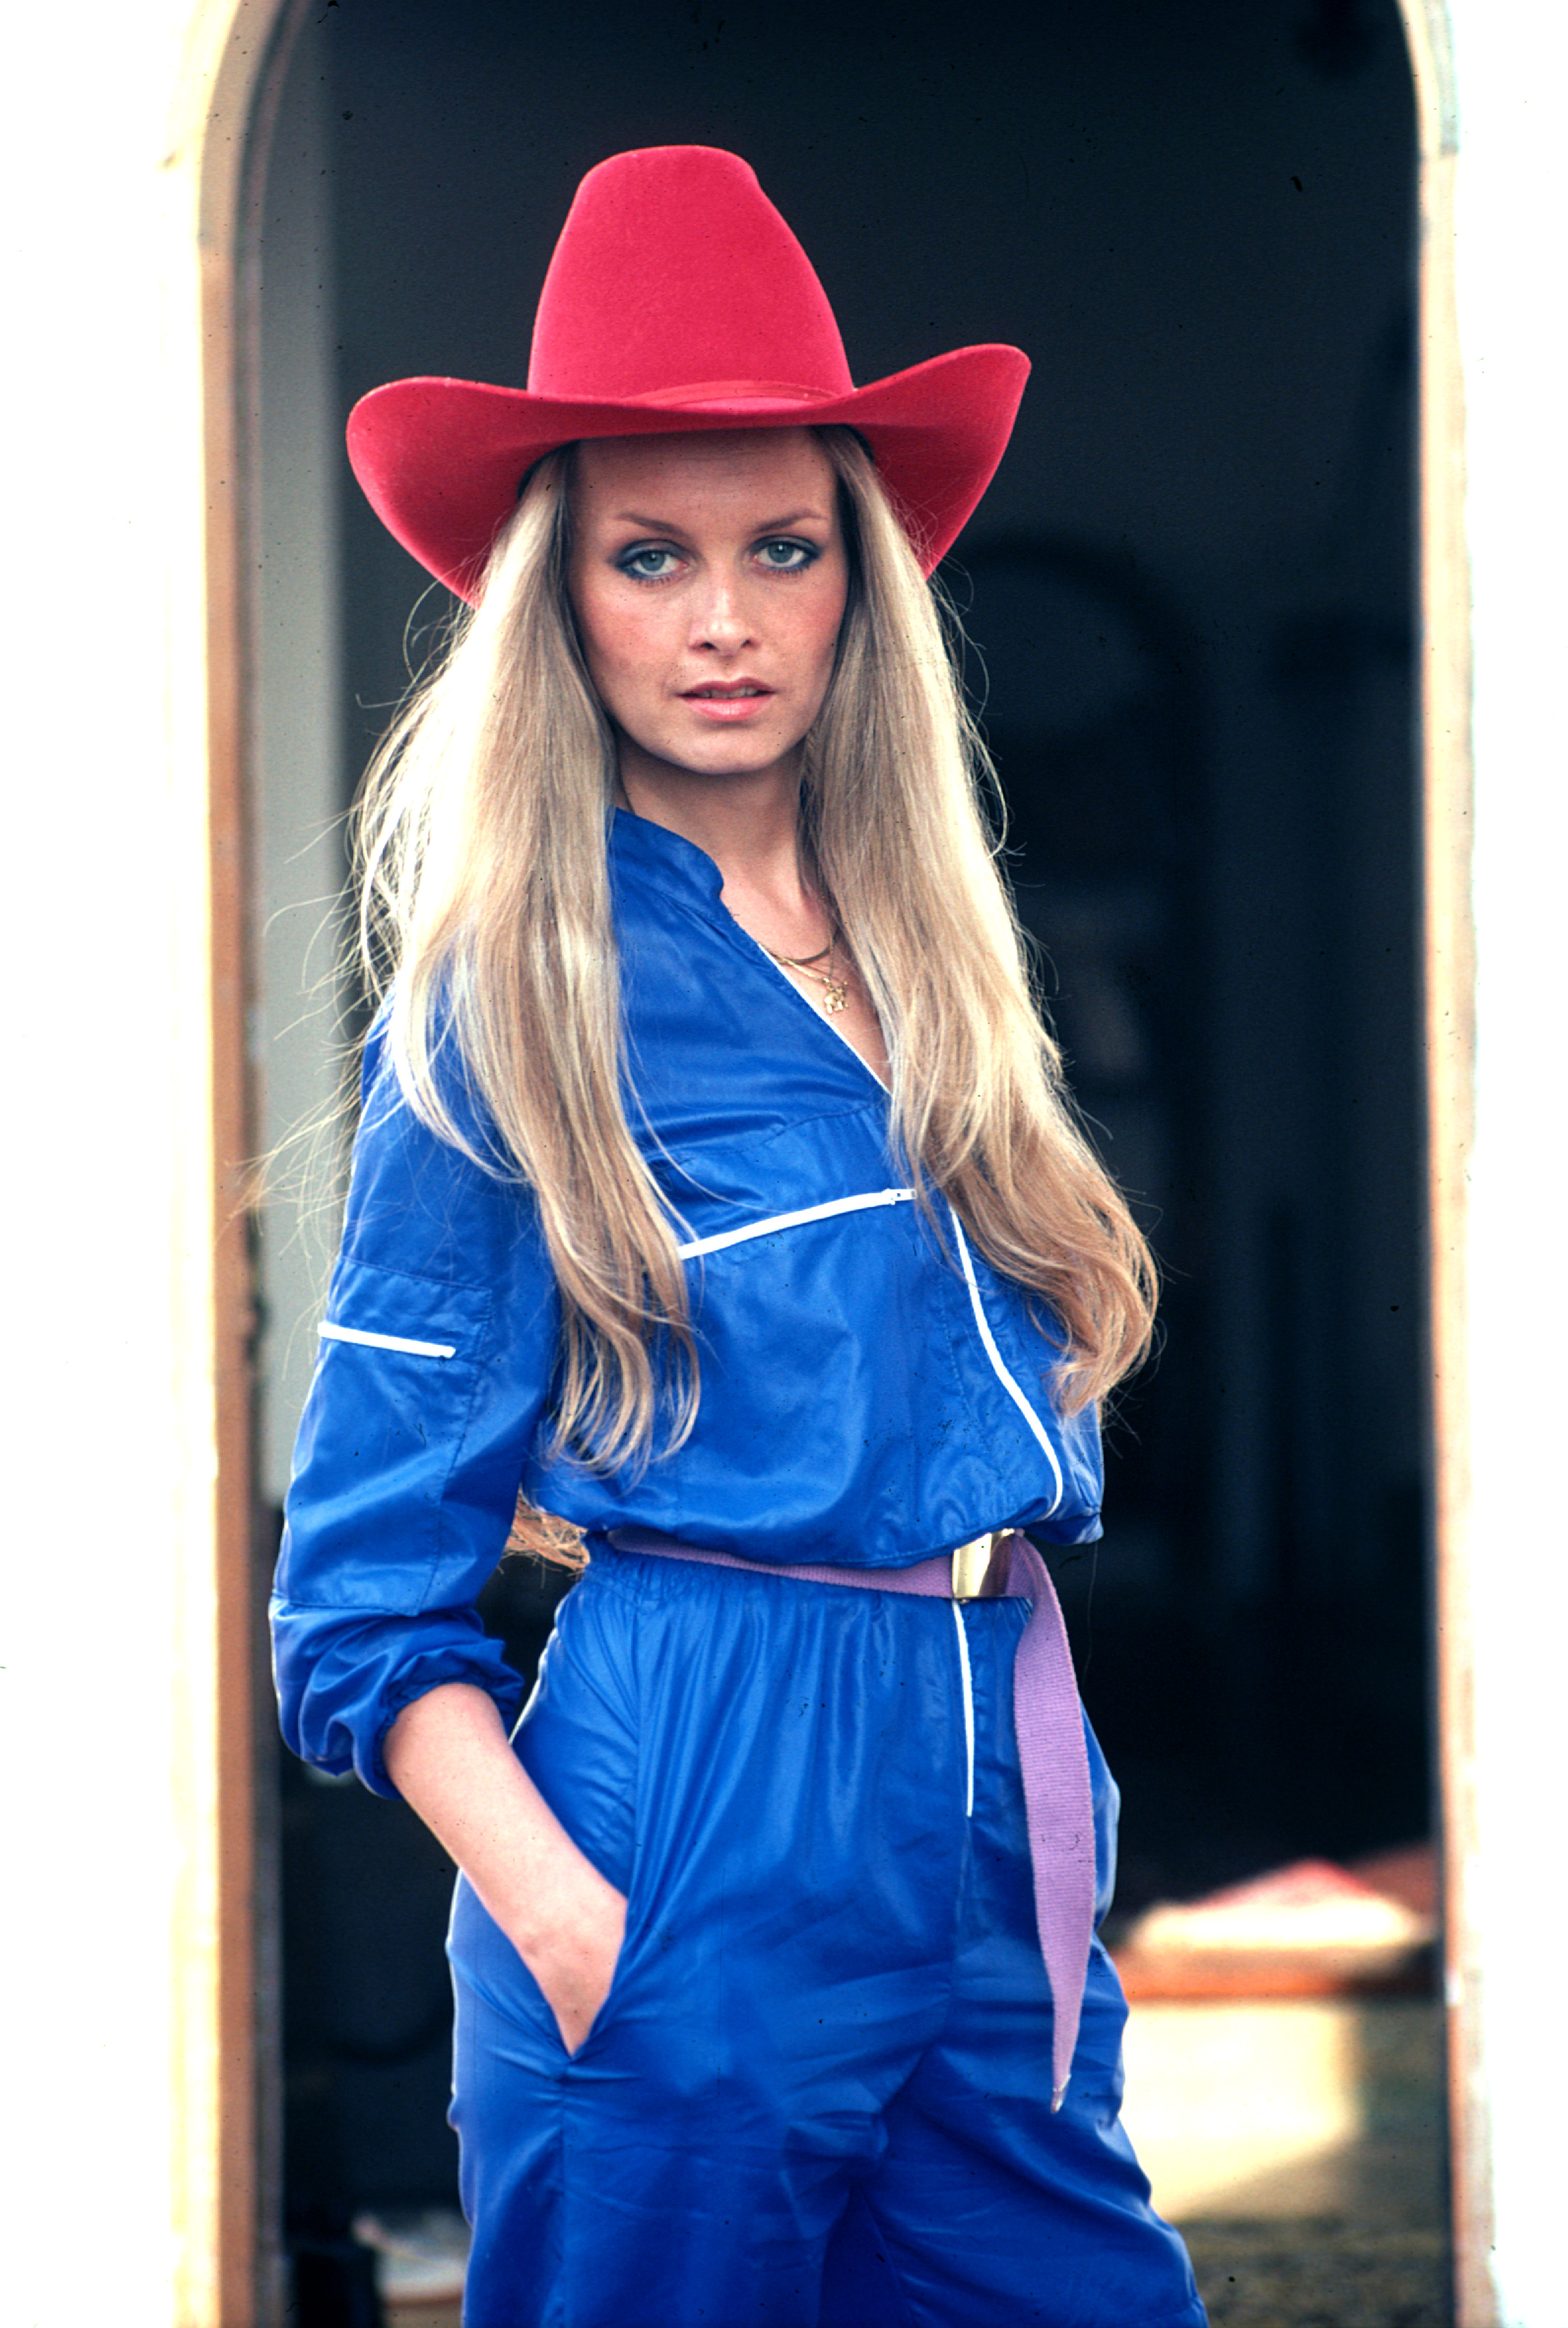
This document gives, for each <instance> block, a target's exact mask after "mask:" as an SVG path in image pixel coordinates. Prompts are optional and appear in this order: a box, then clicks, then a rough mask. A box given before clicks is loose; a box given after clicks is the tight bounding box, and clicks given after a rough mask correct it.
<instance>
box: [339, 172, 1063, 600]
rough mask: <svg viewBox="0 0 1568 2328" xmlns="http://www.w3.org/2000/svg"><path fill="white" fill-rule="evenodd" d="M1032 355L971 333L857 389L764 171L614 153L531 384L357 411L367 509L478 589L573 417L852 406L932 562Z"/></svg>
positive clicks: (605, 430) (672, 423)
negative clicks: (537, 470)
mask: <svg viewBox="0 0 1568 2328" xmlns="http://www.w3.org/2000/svg"><path fill="white" fill-rule="evenodd" d="M1028 369H1029V367H1028V358H1027V357H1026V356H1024V355H1022V354H1020V353H1019V350H1018V349H1017V348H1007V347H977V348H959V349H957V350H955V351H954V352H953V353H952V354H951V355H944V356H934V357H933V358H932V359H931V361H929V362H927V363H923V364H916V365H915V367H914V369H913V370H912V371H900V372H895V373H894V374H893V376H892V377H891V379H888V380H875V381H873V382H872V384H871V386H870V387H869V388H857V387H856V386H855V385H854V383H853V381H852V380H850V369H849V366H848V364H847V363H846V361H845V360H844V347H843V342H842V341H841V340H840V337H839V328H838V325H837V324H835V323H834V321H833V311H832V309H831V307H830V306H829V305H828V301H827V296H826V294H825V293H824V291H823V289H822V285H821V284H820V283H819V282H818V281H817V278H816V276H815V274H814V273H813V272H812V265H811V261H810V260H809V259H808V258H807V257H806V255H805V252H804V251H803V249H801V247H800V244H799V243H798V242H797V241H796V240H795V239H794V236H793V234H792V233H791V232H790V230H789V228H788V227H787V226H786V225H785V224H784V220H783V219H782V218H781V217H780V216H779V213H778V212H777V211H776V210H775V208H774V206H773V204H772V203H771V202H769V201H768V199H767V196H766V195H765V193H764V192H763V191H762V188H761V187H760V186H759V185H758V184H757V182H756V174H755V173H754V172H753V171H752V170H751V169H750V168H749V167H748V166H747V164H746V163H744V162H743V161H741V160H740V159H739V157H738V155H734V154H723V153H719V152H718V151H717V150H716V149H715V148H714V147H712V146H648V147H645V148H643V150H642V151H641V152H638V153H634V154H615V155H612V156H611V158H610V159H609V160H608V161H607V162H601V163H600V164H599V166H598V168H597V169H596V170H590V171H589V173H588V174H587V177H586V178H585V179H584V180H583V183H582V184H581V185H580V186H579V187H578V189H577V200H576V201H575V202H573V204H572V207H571V211H570V213H569V215H568V219H567V222H566V225H565V226H564V227H563V229H562V230H561V238H560V240H559V242H558V243H557V245H556V249H555V256H554V258H552V259H551V260H550V264H549V274H548V275H547V276H546V277H545V284H544V290H543V293H542V294H541V296H540V303H539V314H538V315H537V317H536V319H535V322H534V329H533V350H532V354H531V357H530V362H529V368H528V386H527V388H526V389H520V388H486V387H484V386H482V385H480V384H479V383H478V382H476V381H473V380H393V381H391V382H390V385H389V386H387V387H386V388H377V389H372V390H371V393H370V395H369V396H366V397H362V398H361V400H360V402H359V403H358V404H356V405H355V407H354V408H353V411H352V413H351V414H350V416H349V432H348V433H349V458H350V460H351V461H352V464H353V470H354V474H355V476H357V477H358V479H359V481H360V483H361V485H362V486H363V487H364V489H365V492H366V493H367V494H368V495H369V497H370V501H371V506H372V508H373V509H374V510H375V512H376V514H377V515H378V516H379V517H380V519H381V520H382V521H383V523H384V524H385V525H386V526H387V527H388V528H389V530H390V531H391V532H392V533H393V534H395V535H396V536H397V539H398V540H399V541H400V542H401V543H402V544H403V547H404V548H405V549H409V550H412V552H413V554H414V556H415V557H416V558H417V559H418V560H419V562H420V564H421V565H422V566H426V567H428V568H429V570H430V572H431V573H432V574H434V575H436V576H437V577H438V579H439V580H441V581H443V582H445V583H446V584H447V585H448V586H449V587H450V588H452V589H454V590H455V591H456V593H457V595H458V596H459V597H462V598H472V597H474V595H475V594H476V592H477V590H478V587H479V583H480V579H481V577H482V576H483V573H484V561H485V559H486V558H487V556H488V555H489V551H490V546H491V544H492V542H493V540H494V539H495V536H496V534H497V533H498V532H499V530H500V529H501V527H502V525H503V524H504V522H505V521H506V519H507V518H508V517H509V516H510V515H511V513H512V510H513V509H514V508H515V507H516V505H517V495H518V489H519V487H520V485H521V482H522V479H523V478H524V476H525V475H526V474H527V473H528V471H529V469H530V467H531V466H532V465H533V464H534V462H535V461H537V460H539V459H540V456H541V455H543V454H546V453H549V452H552V451H553V450H554V449H555V448H556V446H559V445H568V444H570V443H571V442H573V440H574V439H576V438H577V437H583V436H653V435H660V434H667V433H673V432H676V431H679V430H681V429H696V428H776V427H782V426H791V427H801V426H803V425H808V424H809V425H821V424H823V423H826V422H829V421H842V422H846V423H847V424H848V425H849V426H850V427H852V428H857V429H859V432H860V434H861V436H863V437H864V438H865V439H866V441H867V443H868V444H869V446H870V447H871V451H872V453H873V455H875V458H876V462H877V468H878V474H879V475H880V477H881V479H882V482H883V483H884V484H885V485H886V486H887V489H888V491H889V493H891V494H892V497H893V500H894V502H895V503H896V504H897V508H898V510H899V512H900V514H901V516H902V517H903V519H904V521H905V524H906V527H907V529H908V531H909V535H910V538H911V540H913V541H914V543H915V547H916V549H918V551H919V553H920V559H921V563H922V565H923V566H924V567H925V571H926V572H927V573H928V574H929V573H930V572H931V570H932V569H933V568H934V566H935V564H936V562H937V559H939V558H941V557H942V555H943V554H944V551H945V550H946V549H947V548H948V546H949V545H950V543H951V542H952V541H953V540H954V538H955V537H956V535H957V533H958V531H959V529H960V527H961V526H962V524H963V522H964V520H965V519H966V518H967V517H968V516H969V513H970V512H971V511H972V509H973V507H974V505H975V503H976V502H978V501H979V499H980V497H981V493H984V491H985V489H986V487H987V485H988V484H989V483H991V477H992V474H994V472H995V469H996V465H997V463H998V462H999V461H1000V458H1001V456H1002V452H1003V449H1004V447H1005V446H1006V444H1007V440H1008V437H1009V435H1010V434H1011V431H1012V425H1013V419H1014V416H1015V415H1016V413H1017V411H1018V407H1019V398H1020V397H1021V396H1022V394H1023V389H1024V381H1025V380H1026V379H1027V378H1028Z"/></svg>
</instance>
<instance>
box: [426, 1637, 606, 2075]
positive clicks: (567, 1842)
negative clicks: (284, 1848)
mask: <svg viewBox="0 0 1568 2328" xmlns="http://www.w3.org/2000/svg"><path fill="white" fill-rule="evenodd" d="M382 1753H383V1757H384V1759H385V1761H386V1765H387V1774H388V1776H389V1777H390V1779H391V1781H392V1784H393V1785H394V1786H395V1787H396V1788H397V1789H398V1792H399V1794H400V1795H401V1796H402V1797H403V1799H404V1800H405V1802H408V1803H410V1804H411V1805H412V1806H413V1807H414V1809H415V1810H417V1811H418V1814H419V1816H420V1817H421V1818H422V1819H423V1820H424V1822H425V1824H426V1826H427V1827H429V1828H430V1830H431V1832H432V1833H433V1834H434V1835H436V1836H437V1840H438V1841H439V1842H441V1843H442V1844H444V1845H445V1846H446V1849H447V1850H448V1851H449V1852H450V1853H451V1854H452V1856H453V1858H454V1859H455V1861H456V1862H457V1864H458V1866H459V1867H460V1868H461V1869H462V1870H463V1873H464V1874H465V1875H466V1877H467V1878H468V1881H469V1882H470V1883H472V1884H473V1886H474V1890H475V1891H477V1892H478V1894H479V1897H480V1899H481V1900H482V1901H484V1905H485V1907H486V1908H487V1909H488V1910H489V1911H490V1913H491V1915H492V1916H493V1917H494V1919H495V1920H496V1922H497V1923H498V1924H499V1925H500V1927H501V1929H502V1931H503V1932H504V1933H505V1934H506V1937H507V1938H508V1939H509V1940H510V1941H511V1942H512V1947H513V1948H515V1949H516V1950H517V1952H518V1955H519V1956H520V1957H521V1958H522V1960H523V1962H524V1964H525V1965H526V1966H527V1967H528V1968H529V1970H530V1973H531V1974H532V1975H533V1976H534V1978H535V1980H536V1981H538V1983H539V1985H540V1989H541V1990H542V1992H543V1994H544V1998H545V2002H546V2004H548V2005H549V2009H550V2011H551V2012H552V2013H553V2014H554V2015H555V2018H556V2025H557V2027H558V2028H559V2031H560V2034H561V2042H562V2044H563V2045H565V2047H566V2049H567V2051H568V2053H575V2052H576V2051H577V2048H578V2046H579V2045H580V2044H581V2043H582V2042H583V2040H584V2038H585V2037H586V2036H587V2033H588V2031H589V2029H590V2028H591V2027H592V2026H593V2023H594V2017H595V2015H596V2014H597V2012H598V2010H599V2008H600V2006H601V2005H602V2004H604V2001H605V1999H606V1996H607V1995H609V1993H610V1983H611V1981H612V1980H613V1979H614V1978H615V1966H616V1963H617V1961H618V1959H619V1957H620V1953H621V1946H622V1942H623V1941H624V1938H625V1933H626V1902H625V1901H624V1898H623V1897H622V1895H621V1893H620V1892H619V1891H616V1889H615V1885H614V1884H613V1883H611V1882H608V1881H607V1880H606V1878H605V1877H604V1876H603V1875H601V1874H600V1873H599V1871H598V1869H597V1868H596V1866H595V1865H594V1863H593V1862H592V1861H591V1860H590V1859H588V1858H587V1857H586V1856H585V1854H583V1853H582V1852H581V1851H579V1850H578V1848H577V1845H576V1844H575V1843H574V1842H573V1841H572V1839H571V1837H570V1835H568V1833H567V1831H566V1829H565V1827H563V1826H562V1825H561V1823H560V1821H559V1819H558V1818H557V1817H556V1815H555V1813H554V1812H553V1811H552V1810H551V1809H550V1807H549V1804H548V1803H547V1802H546V1801H545V1799H544V1798H543V1796H542V1795H541V1794H540V1791H539V1789H538V1788H537V1787H536V1786H535V1785H534V1783H533V1780H532V1779H530V1777H529V1775H528V1772H527V1771H526V1770H525V1769H523V1767H522V1765H521V1762H520V1761H519V1760H518V1759H517V1757H516V1755H515V1754H514V1753H513V1752H512V1745H511V1741H509V1740H508V1738H507V1735H506V1732H505V1731H504V1729H503V1728H502V1722H501V1716H500V1714H499V1713H497V1711H496V1708H495V1705H494V1703H493V1700H492V1699H491V1698H490V1697H488V1696H487V1695H486V1694H485V1692H484V1690H482V1689H475V1688H474V1687H472V1686H471V1685H469V1684H468V1683H466V1682H445V1683H443V1684H442V1685H441V1686H440V1687H439V1688H438V1689H433V1690H431V1691H429V1692H428V1693H427V1694H426V1695H425V1696H424V1697H417V1698H415V1700H414V1702H413V1704H411V1705H406V1706H405V1707H404V1708H403V1711H402V1712H401V1713H399V1716H398V1718H397V1720H396V1722H394V1723H393V1724H392V1726H391V1728H390V1730H389V1731H388V1732H387V1735H386V1740H385V1742H384V1744H383V1748H382Z"/></svg>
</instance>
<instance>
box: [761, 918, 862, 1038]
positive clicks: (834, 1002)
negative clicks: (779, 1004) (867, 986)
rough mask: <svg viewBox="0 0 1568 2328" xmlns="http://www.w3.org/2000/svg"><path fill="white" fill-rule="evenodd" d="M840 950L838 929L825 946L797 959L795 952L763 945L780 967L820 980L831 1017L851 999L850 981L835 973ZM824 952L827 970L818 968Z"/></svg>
mask: <svg viewBox="0 0 1568 2328" xmlns="http://www.w3.org/2000/svg"><path fill="white" fill-rule="evenodd" d="M838 951H839V933H838V931H837V930H835V931H834V932H833V934H832V936H831V938H830V939H829V940H828V943H827V944H826V945H825V946H821V947H819V948H818V950H817V952H816V953H809V954H806V955H805V956H804V957H803V958H800V959H797V957H796V956H795V955H793V954H789V953H775V952H774V950H773V948H772V946H764V947H763V952H764V953H765V954H766V956H767V958H768V960H769V962H777V963H778V964H779V966H780V968H781V969H784V970H796V971H799V972H800V974H801V976H802V977H803V978H814V979H815V980H816V981H818V983H819V984H820V985H821V986H822V990H823V991H822V1009H824V1010H825V1011H826V1012H827V1014H828V1016H829V1018H830V1019H836V1018H837V1016H838V1014H839V1012H840V1010H842V1009H844V1008H845V1007H846V1005H847V1004H848V1002H849V1000H850V985H849V981H848V980H847V979H843V978H836V977H835V976H834V975H833V970H834V964H835V962H836V959H837V956H838ZM823 954H826V955H827V957H828V966H827V968H826V970H819V969H818V968H817V964H818V962H821V960H822V956H823Z"/></svg>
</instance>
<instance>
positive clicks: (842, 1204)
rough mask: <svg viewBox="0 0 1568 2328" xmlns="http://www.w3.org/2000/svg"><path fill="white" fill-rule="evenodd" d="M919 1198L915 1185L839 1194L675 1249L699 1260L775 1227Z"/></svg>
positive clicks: (771, 1231) (799, 1224)
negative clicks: (823, 1202)
mask: <svg viewBox="0 0 1568 2328" xmlns="http://www.w3.org/2000/svg"><path fill="white" fill-rule="evenodd" d="M914 1201H915V1191H914V1189H913V1188H873V1189H871V1190H869V1192H868V1193H867V1194H866V1195H865V1196H863V1197H833V1198H832V1200H831V1202H830V1203H828V1204H825V1205H805V1206H802V1208H801V1210H800V1211H799V1212H796V1213H770V1214H769V1216H768V1217H767V1219H766V1220H765V1221H752V1222H750V1223H748V1225H746V1227H745V1228H739V1229H721V1230H720V1231H719V1232H718V1235H717V1236H706V1237H693V1238H692V1240H691V1242H690V1244H678V1245H677V1246H676V1248H675V1250H676V1252H677V1253H679V1254H680V1256H681V1260H682V1261H695V1260H697V1259H698V1257H699V1255H700V1254H702V1253H722V1252H723V1251H724V1249H725V1247H726V1246H727V1245H732V1244H750V1242H751V1240H752V1238H753V1237H763V1236H772V1235H773V1234H774V1232H775V1229H798V1228H802V1227H803V1226H804V1225H805V1224H806V1223H807V1222H808V1221H826V1220H831V1218H832V1217H833V1216H834V1215H835V1214H836V1213H869V1212H871V1211H873V1210H874V1209H875V1207H876V1206H878V1205H910V1204H913V1203H914Z"/></svg>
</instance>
